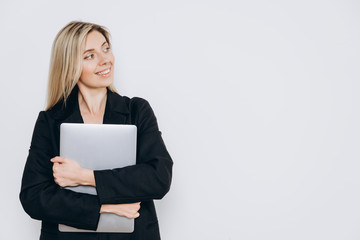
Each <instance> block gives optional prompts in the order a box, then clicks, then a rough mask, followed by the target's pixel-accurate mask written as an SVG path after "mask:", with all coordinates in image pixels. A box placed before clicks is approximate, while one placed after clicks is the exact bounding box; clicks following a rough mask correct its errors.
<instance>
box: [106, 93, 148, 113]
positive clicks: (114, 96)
mask: <svg viewBox="0 0 360 240" xmlns="http://www.w3.org/2000/svg"><path fill="white" fill-rule="evenodd" d="M109 103H110V104H111V105H112V106H113V107H115V108H116V109H118V110H119V109H122V107H123V108H124V109H125V108H126V109H127V110H128V111H130V112H132V110H144V109H147V108H151V107H150V104H149V102H148V101H147V100H146V99H144V98H142V97H138V96H134V97H128V96H125V95H120V94H119V93H116V92H111V93H110V94H109Z"/></svg>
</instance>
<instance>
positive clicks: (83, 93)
mask: <svg viewBox="0 0 360 240" xmlns="http://www.w3.org/2000/svg"><path fill="white" fill-rule="evenodd" d="M106 98H107V89H106V88H99V89H88V88H83V87H80V86H79V94H78V100H79V108H80V113H81V115H82V117H83V120H84V123H102V121H103V117H104V113H105V105H106Z"/></svg>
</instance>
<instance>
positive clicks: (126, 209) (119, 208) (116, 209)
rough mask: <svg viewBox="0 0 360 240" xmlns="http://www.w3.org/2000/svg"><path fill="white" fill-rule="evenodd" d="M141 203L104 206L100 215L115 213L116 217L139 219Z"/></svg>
mask: <svg viewBox="0 0 360 240" xmlns="http://www.w3.org/2000/svg"><path fill="white" fill-rule="evenodd" d="M139 210H140V202H137V203H126V204H103V205H101V208H100V213H115V214H116V215H119V216H122V217H127V218H137V217H139V216H140V213H139Z"/></svg>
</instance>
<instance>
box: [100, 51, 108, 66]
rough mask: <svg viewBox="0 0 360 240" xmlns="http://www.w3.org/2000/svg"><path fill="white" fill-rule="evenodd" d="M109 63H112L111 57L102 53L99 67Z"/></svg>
mask: <svg viewBox="0 0 360 240" xmlns="http://www.w3.org/2000/svg"><path fill="white" fill-rule="evenodd" d="M108 62H110V56H108V54H106V53H100V54H99V65H105V64H107V63H108Z"/></svg>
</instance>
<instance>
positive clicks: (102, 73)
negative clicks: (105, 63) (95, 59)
mask: <svg viewBox="0 0 360 240" xmlns="http://www.w3.org/2000/svg"><path fill="white" fill-rule="evenodd" d="M109 72H110V68H109V69H107V70H105V71H102V72H98V73H96V74H97V75H105V74H108V73H109Z"/></svg>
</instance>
